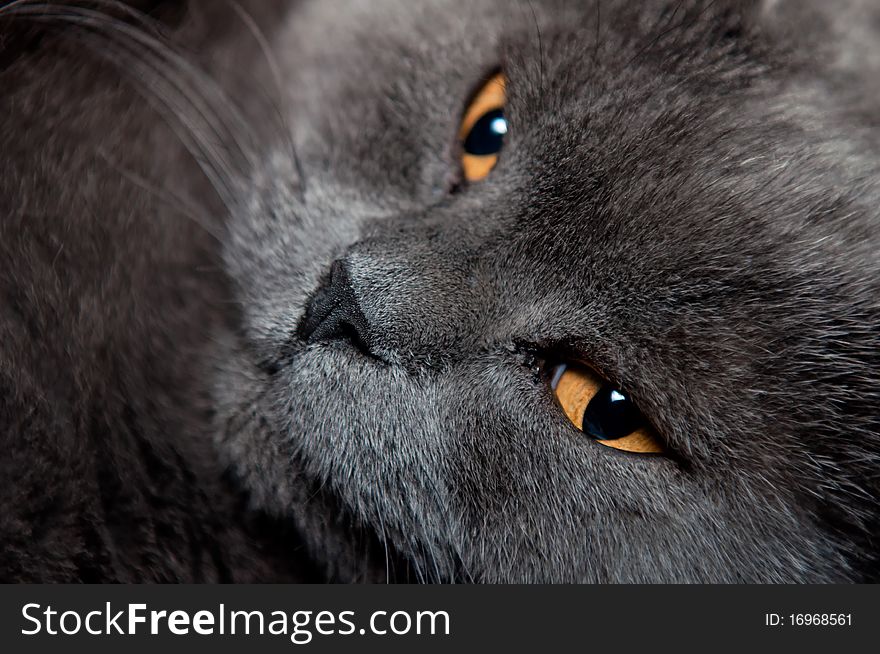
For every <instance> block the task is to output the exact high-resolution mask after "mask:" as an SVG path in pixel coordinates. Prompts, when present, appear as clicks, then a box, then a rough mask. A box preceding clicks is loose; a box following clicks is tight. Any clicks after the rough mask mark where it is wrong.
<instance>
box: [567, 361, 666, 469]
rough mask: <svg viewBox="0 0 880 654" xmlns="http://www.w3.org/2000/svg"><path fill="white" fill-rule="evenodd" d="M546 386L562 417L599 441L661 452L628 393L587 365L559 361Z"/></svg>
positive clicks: (605, 443) (649, 428) (630, 450)
mask: <svg viewBox="0 0 880 654" xmlns="http://www.w3.org/2000/svg"><path fill="white" fill-rule="evenodd" d="M550 387H551V388H552V389H553V393H554V395H555V396H556V399H557V401H558V402H559V405H560V406H561V407H562V410H563V411H564V412H565V415H566V417H567V418H568V419H569V420H570V421H571V422H572V424H574V426H575V427H577V428H578V429H580V430H581V431H582V432H584V434H586V435H587V436H589V437H590V438H593V439H595V440H596V441H598V442H599V443H601V444H602V445H607V446H608V447H613V448H615V449H618V450H625V451H627V452H636V453H639V454H662V453H663V451H664V448H663V445H662V444H661V442H660V440H659V438H658V437H657V435H656V434H655V433H654V431H653V430H652V429H651V427H650V425H649V424H648V422H647V421H646V420H645V417H644V416H643V415H642V413H641V411H639V409H638V407H636V405H635V404H634V403H633V402H632V400H631V399H630V397H629V396H628V395H627V394H625V393H624V392H623V391H621V390H620V389H618V388H615V387H614V386H613V385H612V384H609V383H608V382H606V381H604V380H603V379H602V378H600V377H599V376H598V375H597V374H596V373H594V372H593V371H592V370H591V369H590V368H588V367H586V366H582V365H578V364H560V365H557V366H555V367H554V368H553V369H552V371H551V378H550Z"/></svg>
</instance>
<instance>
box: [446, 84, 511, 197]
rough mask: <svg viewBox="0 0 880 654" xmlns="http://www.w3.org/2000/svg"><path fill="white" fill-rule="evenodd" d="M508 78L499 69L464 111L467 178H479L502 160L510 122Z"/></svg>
mask: <svg viewBox="0 0 880 654" xmlns="http://www.w3.org/2000/svg"><path fill="white" fill-rule="evenodd" d="M505 86H506V81H505V78H504V75H503V74H502V73H498V74H497V75H495V76H494V77H492V78H491V79H490V80H489V81H488V82H486V83H485V84H484V85H483V88H481V89H480V91H479V92H478V93H477V95H476V96H475V97H474V99H473V101H471V103H470V105H469V106H468V108H467V111H465V113H464V118H462V121H461V127H460V128H459V131H458V137H459V140H460V141H461V147H462V155H461V165H462V169H463V171H464V176H465V179H467V180H468V181H469V182H478V181H480V180H481V179H484V178H485V177H486V176H487V175H488V174H489V173H490V172H491V171H492V169H493V168H494V167H495V164H497V163H498V157H499V155H500V153H501V148H502V147H503V146H504V137H505V136H506V134H507V130H508V124H507V119H506V118H505V117H504V105H505V103H506V101H507V96H506V93H505Z"/></svg>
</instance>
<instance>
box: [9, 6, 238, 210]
mask: <svg viewBox="0 0 880 654" xmlns="http://www.w3.org/2000/svg"><path fill="white" fill-rule="evenodd" d="M99 4H100V3H99ZM103 4H104V5H105V6H116V5H115V3H111V2H106V0H105V2H104V3H103ZM0 16H12V17H26V18H29V19H31V20H34V21H38V22H58V23H66V24H71V25H76V26H79V27H80V28H82V29H83V30H84V31H85V32H86V33H87V34H91V35H93V36H96V37H98V38H97V39H96V41H95V43H97V44H98V45H99V46H101V47H97V48H94V49H95V52H96V54H98V55H99V56H102V57H104V58H109V57H108V51H109V53H110V54H113V55H116V56H117V57H119V58H121V60H122V62H123V63H125V64H127V65H128V66H129V69H128V70H126V69H125V67H122V66H120V69H122V70H123V72H126V73H131V71H132V70H133V71H134V73H135V74H134V75H133V77H134V79H135V80H136V81H137V82H139V86H140V87H141V91H142V93H143V94H144V95H145V96H146V97H147V99H148V100H149V98H151V97H152V98H156V99H157V100H158V101H159V103H161V104H162V105H164V106H165V107H166V108H167V110H168V111H169V112H170V114H171V116H170V117H171V118H173V119H174V120H175V121H177V122H178V123H179V124H180V126H181V127H182V128H183V129H182V130H181V129H175V130H174V131H175V133H176V134H177V136H178V137H179V138H181V140H182V142H183V143H184V145H186V146H187V149H189V150H190V151H191V153H192V154H193V156H194V157H196V159H197V160H198V161H199V165H200V166H201V167H202V169H203V171H204V172H205V174H206V175H207V176H208V177H209V179H210V180H211V183H212V185H213V186H214V187H215V190H216V191H217V192H218V194H220V195H221V199H223V201H224V204H226V205H227V206H228V207H231V205H232V204H233V203H234V200H235V197H236V194H235V193H234V188H233V187H234V185H235V183H236V182H235V180H237V179H239V178H240V177H241V176H242V175H243V174H244V173H245V172H246V170H247V169H248V167H251V168H252V167H253V166H254V164H255V158H254V157H255V155H254V154H253V148H252V147H250V146H247V145H246V144H245V143H244V142H243V141H242V136H244V137H246V138H249V140H250V141H251V142H252V143H253V142H254V138H253V135H252V133H250V130H249V129H248V127H247V123H246V122H245V121H244V120H243V118H242V117H241V115H240V114H239V113H238V111H237V110H236V109H235V108H234V107H233V106H232V104H231V102H229V100H228V98H226V97H225V95H224V94H223V93H222V91H220V90H219V88H217V87H216V85H215V84H213V83H212V81H211V80H210V79H209V78H207V77H206V76H205V75H204V73H202V72H201V71H197V70H195V69H194V67H193V66H191V65H190V64H189V63H188V62H186V60H185V59H184V58H183V57H181V56H180V55H178V54H177V53H174V52H173V50H172V49H171V46H170V45H169V44H167V43H163V42H161V41H160V40H159V39H158V38H156V37H153V36H150V35H149V34H147V33H146V32H145V31H143V30H141V29H136V28H135V27H133V26H131V25H129V24H128V23H125V22H123V21H120V20H118V19H114V18H112V17H110V16H107V15H106V14H104V13H101V12H98V11H94V10H89V9H83V8H80V7H73V6H66V5H58V4H52V3H37V2H32V1H30V0H17V2H14V3H12V4H11V5H7V6H5V7H4V8H3V11H2V13H0ZM122 37H126V38H127V39H130V41H122ZM132 42H133V43H134V44H136V46H139V47H135V46H133V45H132ZM113 63H115V64H117V65H118V64H119V61H113ZM217 105H219V106H222V107H223V109H224V112H222V113H221V112H218V111H217ZM154 106H155V103H154ZM162 113H163V114H164V112H162ZM166 117H168V116H166ZM199 123H201V124H202V125H201V126H200V125H199ZM172 128H173V125H172ZM182 131H185V132H186V134H188V135H189V136H188V137H187V135H185V134H182V133H181V132H182ZM206 131H207V134H206V133H205V132H206ZM215 141H216V142H215ZM225 143H229V144H231V145H233V146H234V148H235V149H236V150H237V153H236V154H234V155H233V154H232V153H229V154H230V156H227V155H224V154H223V148H224V144H225ZM200 155H201V156H200ZM239 157H240V159H239ZM236 171H238V175H236V174H235V172H236Z"/></svg>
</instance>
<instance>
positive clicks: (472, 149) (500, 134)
mask: <svg viewBox="0 0 880 654" xmlns="http://www.w3.org/2000/svg"><path fill="white" fill-rule="evenodd" d="M505 134H507V119H506V118H505V117H504V110H503V109H493V110H492V111H488V112H486V113H485V114H483V116H482V117H481V118H480V119H479V120H478V121H477V122H476V123H475V124H474V126H473V127H472V128H471V131H470V132H469V133H468V135H467V138H466V139H465V142H464V151H465V152H467V153H468V154H472V155H476V156H486V155H492V154H498V153H499V152H501V146H502V145H504V135H505Z"/></svg>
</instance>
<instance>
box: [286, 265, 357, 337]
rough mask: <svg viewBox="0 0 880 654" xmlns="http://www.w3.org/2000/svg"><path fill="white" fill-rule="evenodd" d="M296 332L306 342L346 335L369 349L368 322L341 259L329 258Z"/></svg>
mask: <svg viewBox="0 0 880 654" xmlns="http://www.w3.org/2000/svg"><path fill="white" fill-rule="evenodd" d="M299 333H300V337H301V338H303V339H304V340H305V341H307V342H309V343H315V342H318V341H330V340H335V339H345V338H350V339H351V340H352V341H354V342H355V344H356V345H359V346H361V347H363V348H365V349H369V341H370V328H369V323H368V322H367V319H366V317H365V316H364V313H363V311H362V310H361V307H360V304H359V303H358V300H357V296H356V295H355V291H354V287H353V286H352V283H351V276H350V274H349V272H348V269H347V267H346V264H345V262H344V261H343V260H336V261H334V262H333V265H332V266H331V267H330V276H329V279H328V281H327V283H326V284H324V286H322V287H321V288H319V289H318V291H317V292H316V293H315V295H314V296H313V297H312V299H311V300H310V301H309V304H308V307H307V308H306V313H305V317H304V319H303V321H302V323H301V325H300V328H299Z"/></svg>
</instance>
